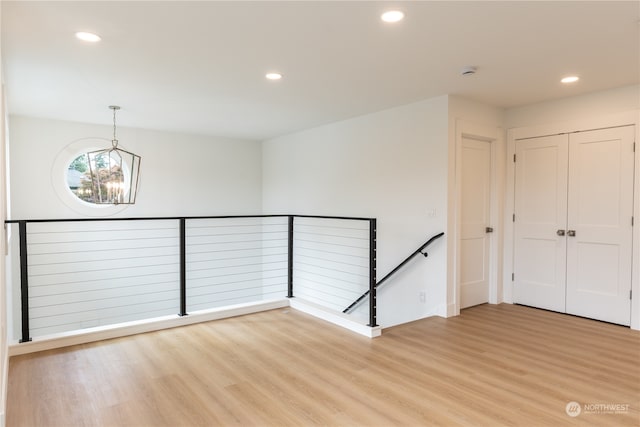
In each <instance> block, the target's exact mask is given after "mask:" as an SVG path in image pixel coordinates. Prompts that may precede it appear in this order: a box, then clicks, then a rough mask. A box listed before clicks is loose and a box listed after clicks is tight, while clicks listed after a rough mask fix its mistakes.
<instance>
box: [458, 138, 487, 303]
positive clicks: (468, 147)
mask: <svg viewBox="0 0 640 427" xmlns="http://www.w3.org/2000/svg"><path fill="white" fill-rule="evenodd" d="M490 204H491V143H489V142H486V141H479V140H474V139H471V138H463V139H462V209H461V212H462V214H461V215H462V221H461V222H462V230H461V236H462V237H461V241H460V257H461V261H462V262H461V269H460V276H461V277H460V307H461V308H466V307H470V306H473V305H478V304H482V303H485V302H488V301H489V235H488V234H487V232H486V227H488V226H490V225H491V224H490V222H489V221H490Z"/></svg>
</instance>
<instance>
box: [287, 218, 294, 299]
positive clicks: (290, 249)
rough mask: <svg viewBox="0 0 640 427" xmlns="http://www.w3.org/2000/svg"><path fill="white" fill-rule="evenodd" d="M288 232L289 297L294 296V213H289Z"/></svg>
mask: <svg viewBox="0 0 640 427" xmlns="http://www.w3.org/2000/svg"><path fill="white" fill-rule="evenodd" d="M288 224H289V225H288V228H287V229H288V234H287V240H288V244H287V298H293V215H289V221H288Z"/></svg>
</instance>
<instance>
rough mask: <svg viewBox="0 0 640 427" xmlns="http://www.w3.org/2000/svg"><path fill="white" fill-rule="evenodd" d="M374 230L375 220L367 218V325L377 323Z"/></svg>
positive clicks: (375, 228)
mask: <svg viewBox="0 0 640 427" xmlns="http://www.w3.org/2000/svg"><path fill="white" fill-rule="evenodd" d="M376 231H377V221H376V219H375V218H373V219H370V220H369V325H367V326H370V327H372V328H373V327H375V326H378V324H377V311H376V310H377V295H376V280H377V279H376Z"/></svg>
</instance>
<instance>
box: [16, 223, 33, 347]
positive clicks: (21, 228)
mask: <svg viewBox="0 0 640 427" xmlns="http://www.w3.org/2000/svg"><path fill="white" fill-rule="evenodd" d="M18 234H19V238H20V311H21V316H22V338H21V339H20V342H21V343H22V342H28V341H31V337H30V332H29V271H28V264H27V221H18Z"/></svg>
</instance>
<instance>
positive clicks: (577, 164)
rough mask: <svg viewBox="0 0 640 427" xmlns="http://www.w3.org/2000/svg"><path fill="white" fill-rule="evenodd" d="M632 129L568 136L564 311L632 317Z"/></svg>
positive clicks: (615, 320)
mask: <svg viewBox="0 0 640 427" xmlns="http://www.w3.org/2000/svg"><path fill="white" fill-rule="evenodd" d="M634 133H635V132H634V127H633V126H627V127H621V128H611V129H603V130H597V131H589V132H580V133H575V134H571V135H570V137H569V192H568V195H569V197H568V200H569V204H568V211H567V212H568V221H567V227H568V230H570V231H569V233H568V235H567V301H566V305H567V308H566V311H567V313H571V314H577V315H579V316H585V317H590V318H594V319H599V320H604V321H607V322H613V323H619V324H623V325H629V324H630V320H631V319H630V316H631V301H630V299H629V291H630V289H631V263H632V252H631V248H632V223H631V218H632V215H633V169H634V153H633V142H634ZM573 234H575V236H574V235H573Z"/></svg>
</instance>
